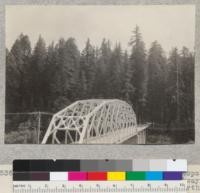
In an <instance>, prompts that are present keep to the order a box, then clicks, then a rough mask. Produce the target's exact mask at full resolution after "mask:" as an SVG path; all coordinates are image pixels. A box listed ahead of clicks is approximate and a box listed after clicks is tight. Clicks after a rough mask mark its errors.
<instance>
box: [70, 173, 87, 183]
mask: <svg viewBox="0 0 200 193" xmlns="http://www.w3.org/2000/svg"><path fill="white" fill-rule="evenodd" d="M68 180H69V181H86V180H87V172H69V173H68Z"/></svg>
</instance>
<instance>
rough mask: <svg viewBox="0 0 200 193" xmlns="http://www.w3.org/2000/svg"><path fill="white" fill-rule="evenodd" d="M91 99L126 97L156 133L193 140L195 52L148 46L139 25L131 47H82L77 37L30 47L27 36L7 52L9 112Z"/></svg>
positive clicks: (49, 109) (50, 108)
mask: <svg viewBox="0 0 200 193" xmlns="http://www.w3.org/2000/svg"><path fill="white" fill-rule="evenodd" d="M92 98H105V99H107V98H109V99H110V98H117V99H121V100H124V101H127V102H128V103H129V104H131V106H132V107H133V109H134V111H135V112H136V115H137V121H138V122H139V123H145V122H151V123H152V124H153V127H152V130H151V131H150V132H152V133H151V134H155V135H157V134H162V132H163V131H164V132H165V133H167V134H169V133H170V132H172V133H173V135H176V136H175V137H176V139H175V140H176V142H177V143H185V142H186V143H188V142H191V141H193V140H194V52H193V51H190V50H189V49H188V48H187V47H183V48H179V49H178V48H176V47H173V45H172V49H171V51H170V53H166V52H165V51H164V50H163V48H162V45H160V44H159V42H158V41H154V42H152V44H151V46H150V48H149V49H148V50H147V48H146V47H145V42H144V41H143V39H142V33H141V32H140V29H139V27H138V26H136V27H135V28H134V30H133V32H130V42H129V45H128V51H127V50H123V49H122V48H121V45H120V42H118V43H115V44H114V43H113V42H110V41H109V40H108V39H103V40H102V43H101V45H99V47H97V46H93V45H92V43H91V41H90V39H88V40H87V41H86V44H85V48H84V49H83V50H79V48H78V45H77V44H76V39H75V38H72V37H69V38H68V39H63V38H61V39H60V40H59V41H58V42H52V43H51V44H50V45H47V44H46V43H45V41H44V39H43V38H42V37H41V36H40V37H39V39H38V41H37V43H36V45H31V42H30V40H29V37H28V35H24V34H21V35H19V37H18V39H17V40H16V41H15V42H14V44H13V46H12V47H11V49H10V50H8V49H7V50H6V113H26V112H38V111H41V112H50V113H55V112H57V111H59V110H61V109H63V108H65V107H66V106H68V105H69V104H71V103H72V102H74V101H76V100H80V99H92ZM12 119H14V118H13V117H12ZM7 122H9V118H8V120H7ZM11 131H12V129H10V128H9V129H8V128H6V132H7V133H9V132H11ZM13 131H14V128H13ZM175 131H176V132H175Z"/></svg>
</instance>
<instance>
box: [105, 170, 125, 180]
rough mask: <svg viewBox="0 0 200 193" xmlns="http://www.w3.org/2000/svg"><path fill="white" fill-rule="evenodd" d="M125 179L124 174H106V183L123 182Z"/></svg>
mask: <svg viewBox="0 0 200 193" xmlns="http://www.w3.org/2000/svg"><path fill="white" fill-rule="evenodd" d="M125 179H126V173H125V172H107V180H108V181H115V180H116V181H124V180H125Z"/></svg>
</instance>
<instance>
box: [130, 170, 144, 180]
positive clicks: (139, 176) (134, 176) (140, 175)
mask: <svg viewBox="0 0 200 193" xmlns="http://www.w3.org/2000/svg"><path fill="white" fill-rule="evenodd" d="M145 179H146V175H145V172H126V180H145Z"/></svg>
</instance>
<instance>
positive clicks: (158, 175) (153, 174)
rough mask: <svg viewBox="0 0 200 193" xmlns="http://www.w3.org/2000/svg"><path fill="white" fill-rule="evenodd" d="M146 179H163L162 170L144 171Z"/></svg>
mask: <svg viewBox="0 0 200 193" xmlns="http://www.w3.org/2000/svg"><path fill="white" fill-rule="evenodd" d="M146 180H163V172H146Z"/></svg>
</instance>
